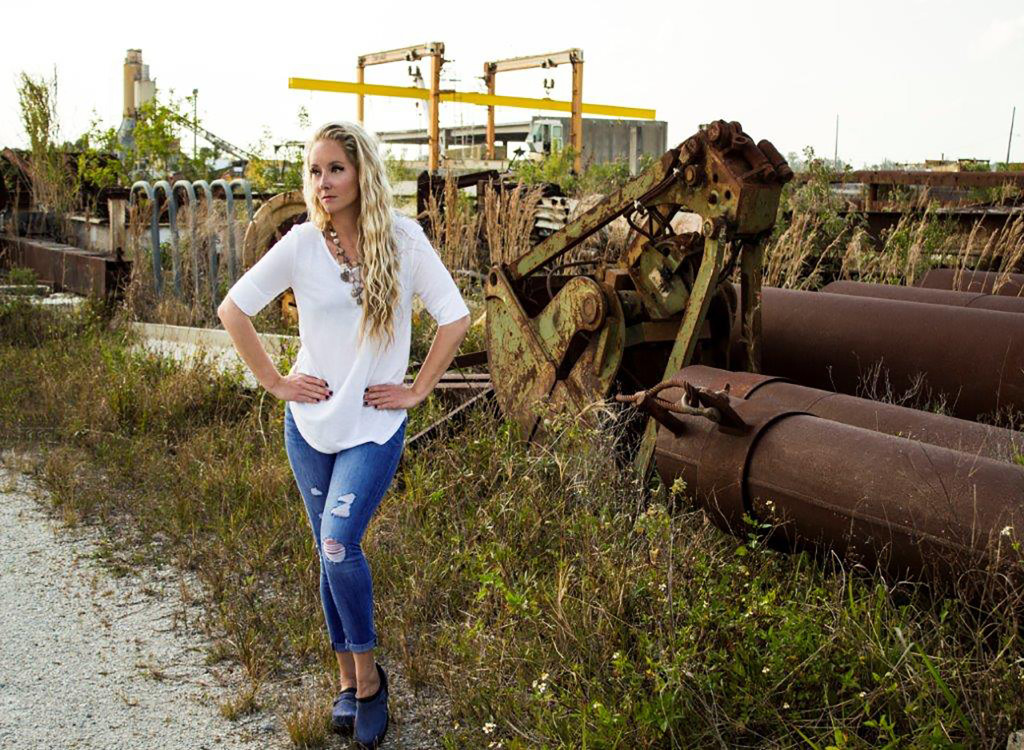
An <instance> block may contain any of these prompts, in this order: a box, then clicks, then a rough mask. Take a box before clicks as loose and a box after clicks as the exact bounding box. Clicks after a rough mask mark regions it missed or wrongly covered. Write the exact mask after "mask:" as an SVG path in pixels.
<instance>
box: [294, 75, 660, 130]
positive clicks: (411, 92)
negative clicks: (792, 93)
mask: <svg viewBox="0 0 1024 750" xmlns="http://www.w3.org/2000/svg"><path fill="white" fill-rule="evenodd" d="M288 88H290V89H304V90H306V91H328V92H332V93H336V94H361V95H363V96H388V97H398V98H405V99H424V100H426V99H430V90H429V89H418V88H415V87H414V86H385V85H382V84H379V83H356V82H353V81H325V80H321V79H317V78H289V79H288ZM439 96H440V99H441V101H444V102H463V103H466V104H479V105H481V106H491V107H495V106H496V107H519V108H521V109H541V110H549V111H554V112H571V111H572V102H569V101H559V100H557V99H535V98H531V97H527V96H502V95H499V94H482V93H477V92H474V91H441V92H440V94H439ZM583 112H584V114H588V115H608V116H611V117H632V118H635V119H638V120H653V119H654V118H655V117H656V116H657V115H656V111H655V110H653V109H645V108H642V107H620V106H618V105H614V104H586V103H584V104H583Z"/></svg>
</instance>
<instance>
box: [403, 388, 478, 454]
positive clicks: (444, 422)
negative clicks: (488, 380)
mask: <svg viewBox="0 0 1024 750" xmlns="http://www.w3.org/2000/svg"><path fill="white" fill-rule="evenodd" d="M493 401H494V389H493V388H490V387H488V388H485V389H483V390H481V391H480V392H479V393H476V394H475V395H474V396H473V397H472V398H470V399H469V400H467V401H465V402H463V403H461V404H459V405H458V406H457V407H455V408H454V409H452V410H451V411H450V412H448V413H447V414H445V415H444V416H443V417H440V418H439V419H436V420H434V421H433V422H432V423H431V424H430V425H429V426H427V427H425V428H424V429H422V430H420V431H419V432H417V433H416V434H415V435H413V436H412V437H411V438H409V439H408V440H407V441H406V443H405V447H406V448H407V449H413V448H419V447H421V446H422V445H423V444H425V443H426V442H427V441H428V440H430V439H431V438H433V437H435V436H437V435H439V434H440V433H441V431H442V430H445V429H450V428H452V427H454V426H456V425H458V424H461V423H462V422H463V421H465V419H466V417H467V416H469V414H470V413H471V412H472V410H473V409H474V408H476V407H478V406H485V405H487V404H490V403H492V402H493Z"/></svg>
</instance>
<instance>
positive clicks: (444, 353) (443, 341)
mask: <svg viewBox="0 0 1024 750" xmlns="http://www.w3.org/2000/svg"><path fill="white" fill-rule="evenodd" d="M468 330H469V316H468V315H466V316H464V317H462V318H459V319H458V320H454V321H452V322H451V323H448V324H446V325H443V326H438V327H437V333H435V334H434V340H433V341H432V342H431V344H430V351H429V352H427V358H426V359H425V360H423V364H422V366H420V371H419V372H418V373H417V374H416V380H415V382H414V383H413V384H412V385H411V386H410V385H405V384H404V383H398V384H384V385H371V386H370V387H369V388H367V389H366V395H365V396H364V397H363V400H364V402H365V403H366V405H367V406H372V407H374V408H375V409H411V408H413V407H414V406H416V405H418V404H419V403H420V402H421V401H423V399H425V398H426V397H427V396H428V395H429V394H430V392H431V391H432V390H434V386H435V385H437V381H439V380H440V379H441V376H442V375H444V373H445V370H447V369H448V365H450V364H451V363H452V360H453V359H454V358H455V352H457V351H458V350H459V346H460V345H461V344H462V340H463V339H464V338H466V332H467V331H468Z"/></svg>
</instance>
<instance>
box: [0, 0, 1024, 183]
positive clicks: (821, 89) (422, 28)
mask: <svg viewBox="0 0 1024 750" xmlns="http://www.w3.org/2000/svg"><path fill="white" fill-rule="evenodd" d="M4 28H5V31H6V33H5V34H4V42H3V48H2V52H0V112H2V113H3V117H2V118H0V146H2V145H22V144H24V142H25V134H24V131H23V130H22V127H21V123H20V120H19V116H18V100H17V93H16V86H17V80H18V74H19V73H20V72H21V71H26V72H29V73H31V74H35V75H39V74H45V75H50V74H52V73H53V71H54V68H56V72H57V76H58V81H59V97H58V98H59V111H60V116H61V126H62V135H63V136H64V137H66V138H73V137H75V136H77V135H79V134H80V133H81V132H82V131H84V130H85V129H86V128H87V127H88V125H89V121H90V119H91V118H92V116H93V112H94V111H95V113H96V115H97V116H98V117H99V118H100V119H101V120H102V121H103V122H104V124H106V125H111V126H115V127H116V126H117V125H118V124H119V123H120V119H121V107H122V101H121V99H122V85H121V80H122V64H123V61H124V55H125V51H126V50H127V49H128V48H130V47H138V48H141V49H142V52H143V59H144V62H146V63H147V64H148V65H149V66H150V73H151V75H152V76H153V77H154V78H156V80H157V84H158V86H159V87H160V89H161V90H163V91H164V92H166V91H168V90H169V89H174V91H175V93H176V94H178V95H185V94H188V93H190V92H191V91H192V89H193V88H198V89H199V114H200V118H201V120H202V121H203V123H204V125H205V126H206V127H208V128H209V129H210V130H212V131H213V132H215V133H217V134H219V135H221V136H222V137H224V138H226V139H227V140H229V141H231V142H234V143H236V144H238V145H240V146H250V145H252V144H253V143H255V142H256V141H257V139H259V137H260V135H261V132H262V131H263V129H264V128H269V129H270V131H271V132H272V134H273V139H274V140H275V141H283V140H289V139H295V138H304V137H305V136H306V135H307V133H305V132H303V131H302V130H301V129H300V128H299V126H298V120H297V112H298V110H299V108H300V107H301V106H305V107H306V108H307V109H308V111H309V113H310V116H311V118H312V122H313V124H314V125H315V124H318V123H320V122H323V121H326V120H328V119H354V118H355V97H354V96H351V95H346V94H328V93H314V92H304V91H292V90H289V89H288V87H287V83H288V77H289V76H298V77H308V78H327V79H335V80H346V81H353V80H355V60H356V57H357V55H359V54H361V53H366V52H373V51H378V50H384V49H392V48H395V47H403V46H407V45H411V44H417V43H421V42H426V41H442V42H444V43H445V47H446V51H447V57H448V58H449V59H450V60H451V62H449V63H447V64H446V65H445V68H444V74H443V78H442V86H443V87H445V88H455V89H458V90H471V91H482V90H483V84H482V82H481V81H480V79H479V76H480V74H481V67H482V63H483V62H484V61H485V60H494V59H500V58H504V57H512V56H517V55H527V54H535V53H542V52H552V51H557V50H562V49H566V48H569V47H580V48H582V49H583V51H584V58H585V61H586V62H585V68H584V86H583V94H584V101H586V102H594V103H601V104H621V105H627V106H638V107H650V108H654V109H656V110H657V116H658V119H662V120H667V121H668V124H669V130H668V132H669V143H670V145H675V144H676V143H678V142H680V141H682V140H683V139H685V138H686V137H687V136H688V135H690V134H691V133H692V132H693V131H694V130H695V129H696V127H697V125H698V124H699V123H701V122H708V121H710V120H713V119H718V118H725V119H728V120H739V121H740V122H742V123H743V126H744V129H745V130H746V131H747V132H748V133H749V134H750V135H751V136H753V137H754V138H755V140H759V139H761V138H768V139H769V140H771V141H772V142H774V143H775V145H776V146H777V147H778V148H779V150H780V151H782V152H783V153H787V152H789V151H799V150H800V149H802V148H803V147H804V146H812V147H813V148H814V149H815V150H816V151H817V152H818V153H819V154H826V155H829V156H831V154H832V150H833V138H834V128H835V118H836V115H837V114H838V115H839V156H840V158H842V159H844V160H846V161H849V162H851V163H853V164H854V165H856V166H861V165H863V164H872V163H878V162H881V161H882V160H883V159H886V158H888V159H892V160H895V161H920V160H923V159H925V158H938V157H939V156H940V155H941V154H945V155H946V157H947V158H951V157H979V158H987V159H993V160H997V159H998V160H1002V159H1004V158H1005V156H1006V147H1007V138H1008V135H1009V128H1010V113H1011V109H1012V107H1013V106H1014V105H1016V106H1017V107H1018V112H1017V114H1018V118H1017V127H1016V128H1015V132H1017V133H1021V132H1024V88H1022V86H1021V83H1020V80H1021V72H1022V71H1024V3H1021V2H1013V1H1011V0H987V1H986V0H974V1H973V2H953V0H931V1H926V0H885V1H878V0H862V1H861V2H857V3H851V2H838V1H837V0H818V1H813V2H812V1H809V0H808V1H805V2H801V1H797V0H792V1H787V0H779V1H777V2H764V1H761V2H746V1H742V0H731V1H730V2H657V1H654V2H651V1H649V2H636V1H635V0H633V1H632V2H618V3H613V2H603V1H601V2H588V3H573V2H521V3H501V4H489V3H487V2H483V1H482V0H481V1H478V2H462V1H461V0H449V2H445V3H429V2H418V3H412V2H386V3H385V2H377V3H373V2H369V3H362V2H357V3H350V2H346V3H341V2H336V3H316V4H306V3H301V2H295V3H280V2H278V3H263V2H254V3H230V4H228V3H215V2H206V3H199V2H194V1H193V0H179V1H178V2H176V3H148V4H140V3H126V2H109V3H101V4H96V3H83V2H80V1H77V2H64V1H63V0H61V1H59V2H46V3H40V4H38V5H36V4H35V3H18V4H15V5H11V6H7V7H6V8H5V9H4ZM422 67H423V73H424V75H427V65H426V64H424V65H423V66H422ZM552 76H553V77H554V78H555V81H556V86H555V88H554V90H553V91H552V93H551V96H552V97H553V98H556V99H568V98H569V96H570V90H569V88H570V87H569V82H570V71H569V68H568V66H560V67H559V68H557V69H555V70H554V71H540V70H537V71H522V72H513V73H506V74H503V75H499V77H498V84H497V85H498V93H499V94H511V95H521V96H533V97H541V96H543V95H544V90H543V85H542V80H543V79H544V78H545V77H547V78H551V77H552ZM366 80H367V81H368V82H370V83H386V84H394V85H412V83H411V80H410V78H409V76H408V74H407V72H406V66H405V64H403V63H395V64H392V65H385V66H378V67H374V68H370V69H368V72H367V78H366ZM530 114H533V113H531V112H529V111H527V110H516V109H503V108H499V109H498V112H497V120H498V122H510V121H516V120H521V119H527V118H528V117H529V116H530ZM441 118H442V124H443V125H444V124H453V123H458V122H466V123H470V122H483V121H484V118H485V110H484V109H483V108H482V107H473V106H470V105H456V104H442V108H441ZM424 124H425V117H424V115H423V113H422V111H421V109H418V108H417V104H416V103H415V102H414V101H413V100H388V99H380V98H371V99H368V100H367V125H368V126H369V127H370V128H373V129H375V130H387V129H399V128H411V127H422V126H424ZM1013 141H1014V142H1013V153H1012V155H1011V158H1013V159H1015V160H1024V138H1022V137H1021V136H1020V135H1017V136H1015V138H1014V139H1013Z"/></svg>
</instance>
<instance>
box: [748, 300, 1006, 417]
mask: <svg viewBox="0 0 1024 750" xmlns="http://www.w3.org/2000/svg"><path fill="white" fill-rule="evenodd" d="M761 321H762V326H763V328H762V343H763V347H764V350H763V353H762V362H763V365H764V371H765V372H767V373H771V374H773V375H780V376H783V377H786V378H790V379H791V380H793V381H795V382H797V383H800V384H801V385H806V386H810V387H812V388H822V389H825V390H836V391H839V392H840V393H848V394H853V395H856V394H857V393H859V392H862V391H863V390H864V388H863V386H864V384H865V382H866V381H868V382H870V381H871V380H872V379H873V378H875V377H876V376H880V378H878V379H879V380H880V382H881V383H882V384H883V385H886V384H887V385H888V386H890V387H891V389H892V391H893V393H894V394H896V395H900V394H904V393H907V392H910V391H913V390H915V389H920V388H921V387H922V386H924V387H925V388H926V389H928V392H930V393H931V395H932V396H933V397H936V398H942V399H943V400H944V404H945V407H946V409H947V410H948V411H949V413H951V414H953V415H954V416H957V417H961V418H963V419H976V418H977V417H978V416H979V415H981V414H989V413H992V412H995V411H997V410H1005V409H1016V410H1022V409H1024V325H1021V319H1020V316H1019V315H1017V314H1015V313H1006V312H997V311H993V310H973V309H965V308H956V307H947V306H944V305H922V304H917V303H914V302H902V301H898V300H888V299H872V298H869V297H850V296H847V295H841V294H824V293H821V292H798V291H793V290H790V289H776V288H770V287H766V288H764V289H763V290H762V309H761Z"/></svg>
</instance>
